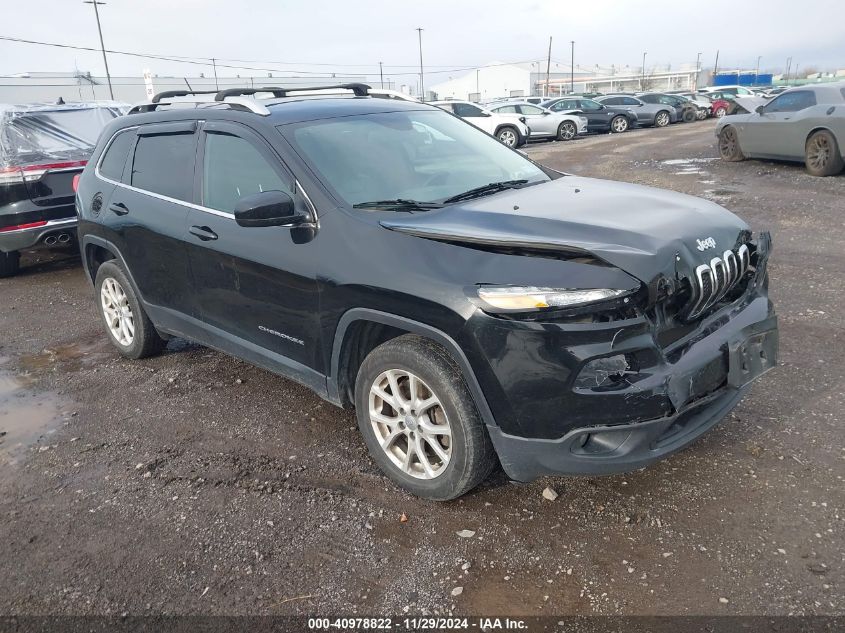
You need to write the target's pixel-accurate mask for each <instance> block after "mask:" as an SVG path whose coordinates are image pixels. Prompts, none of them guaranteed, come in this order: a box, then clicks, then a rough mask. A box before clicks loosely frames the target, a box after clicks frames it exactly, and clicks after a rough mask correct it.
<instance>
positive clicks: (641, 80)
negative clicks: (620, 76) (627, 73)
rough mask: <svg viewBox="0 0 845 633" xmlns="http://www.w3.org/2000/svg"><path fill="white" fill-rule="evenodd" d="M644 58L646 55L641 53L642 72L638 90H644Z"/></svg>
mask: <svg viewBox="0 0 845 633" xmlns="http://www.w3.org/2000/svg"><path fill="white" fill-rule="evenodd" d="M645 56H646V53H643V72H642V75H641V76H640V90H645Z"/></svg>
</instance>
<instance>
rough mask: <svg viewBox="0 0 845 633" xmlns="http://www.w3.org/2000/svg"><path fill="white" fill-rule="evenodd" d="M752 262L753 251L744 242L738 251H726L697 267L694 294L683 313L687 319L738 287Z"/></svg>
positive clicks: (693, 278) (693, 287)
mask: <svg viewBox="0 0 845 633" xmlns="http://www.w3.org/2000/svg"><path fill="white" fill-rule="evenodd" d="M750 265H751V251H749V249H748V246H747V245H745V244H742V245H741V246H740V247H739V248H738V249H737V250H736V252H734V251H730V250H728V251H725V252H724V253H723V254H722V256H721V257H714V258H713V259H711V260H710V263H709V264H702V265H701V266H699V267H698V268H696V269H695V273H694V275H693V277H692V279H691V280H690V285H691V287H692V295H691V298H690V300H689V301H688V302H687V304H686V305H685V306H684V308H683V309H682V310H681V313H682V314H683V315H685V318H686V319H687V320H691V319H694V318H696V317H698V316H700V315H701V314H703V313H704V312H705V311H706V310H707V309H708V308H710V307H712V306H714V305H715V304H717V303H718V302H719V301H721V299H722V297H724V296H725V295H726V294H728V293H729V292H730V291H731V290H732V289H733V288H734V287H736V285H737V284H738V283H739V281H740V280H741V279H742V278H743V277H744V276H745V273H747V272H748V269H749V267H750Z"/></svg>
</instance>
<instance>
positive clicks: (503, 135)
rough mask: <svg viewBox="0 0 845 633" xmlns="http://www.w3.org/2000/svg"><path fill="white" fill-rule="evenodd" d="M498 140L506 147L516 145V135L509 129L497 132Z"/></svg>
mask: <svg viewBox="0 0 845 633" xmlns="http://www.w3.org/2000/svg"><path fill="white" fill-rule="evenodd" d="M499 140H500V141H501V142H502V143H504V144H505V145H507V146H508V147H513V146H515V145H516V134H514V133H513V130H511V129H504V130H502V131H501V132H499Z"/></svg>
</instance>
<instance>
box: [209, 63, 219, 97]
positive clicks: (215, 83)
mask: <svg viewBox="0 0 845 633" xmlns="http://www.w3.org/2000/svg"><path fill="white" fill-rule="evenodd" d="M211 65H212V66H213V67H214V89H215V90H220V85H219V84H218V83H217V60H216V59H214V58H213V57H212V58H211Z"/></svg>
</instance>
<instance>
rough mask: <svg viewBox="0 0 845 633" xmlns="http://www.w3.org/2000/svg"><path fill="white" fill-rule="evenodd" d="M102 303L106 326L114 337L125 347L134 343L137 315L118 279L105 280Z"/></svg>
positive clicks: (101, 294) (101, 297)
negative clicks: (133, 312) (135, 315)
mask: <svg viewBox="0 0 845 633" xmlns="http://www.w3.org/2000/svg"><path fill="white" fill-rule="evenodd" d="M100 305H101V306H102V308H103V318H104V319H105V320H106V326H107V327H108V328H109V331H110V332H111V334H112V336H113V337H114V339H115V340H116V341H117V342H118V343H119V344H120V345H122V346H124V347H129V346H130V345H132V341H133V340H134V339H135V317H134V315H133V314H132V307H131V306H130V305H129V298H128V297H127V296H126V292H125V291H124V290H123V286H121V285H120V283H119V282H118V281H117V280H116V279H114V278H112V277H107V278H106V279H105V280H103V285H102V288H101V289H100Z"/></svg>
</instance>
